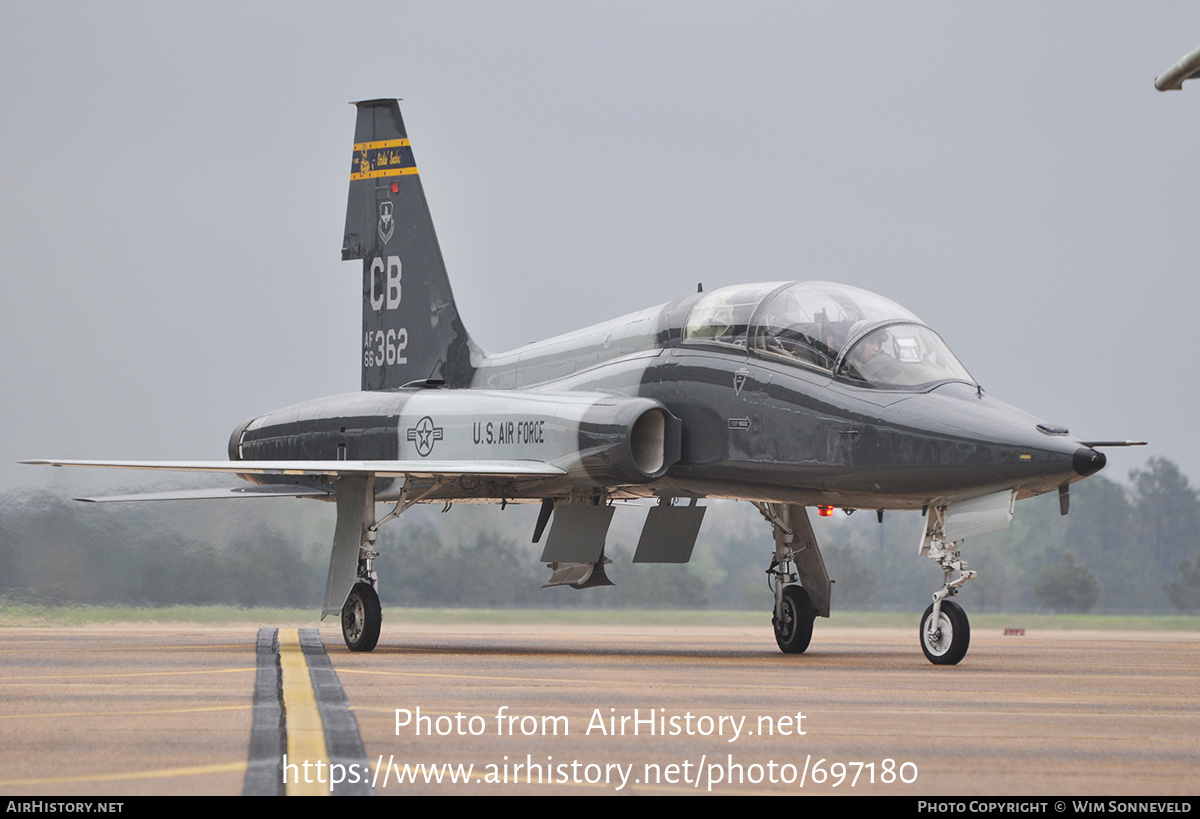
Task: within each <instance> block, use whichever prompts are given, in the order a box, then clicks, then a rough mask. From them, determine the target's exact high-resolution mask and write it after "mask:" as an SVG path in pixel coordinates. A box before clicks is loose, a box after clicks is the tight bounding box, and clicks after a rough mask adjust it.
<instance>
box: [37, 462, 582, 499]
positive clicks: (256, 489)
mask: <svg viewBox="0 0 1200 819" xmlns="http://www.w3.org/2000/svg"><path fill="white" fill-rule="evenodd" d="M21 463H23V464H33V465H41V466H91V467H106V468H110V469H153V470H163V471H167V472H225V473H230V472H232V473H234V474H242V475H281V476H295V477H304V476H310V477H311V476H317V475H323V476H335V475H378V476H381V477H417V478H425V477H429V478H433V477H458V476H468V475H471V476H487V477H501V478H530V477H557V476H560V475H565V474H567V473H566V470H564V469H562V468H560V467H557V466H553V465H551V464H548V463H545V462H543V461H529V460H512V461H77V460H71V461H57V460H32V461H21ZM333 494H334V493H333V491H332V490H331V489H324V488H321V487H314V486H304V485H302V484H298V483H296V484H267V485H252V486H234V487H217V488H212V489H181V490H174V491H167V492H145V493H139V494H133V495H104V496H100V497H95V498H76V500H80V501H86V502H88V503H121V502H125V501H159V500H211V499H226V498H330V497H333Z"/></svg>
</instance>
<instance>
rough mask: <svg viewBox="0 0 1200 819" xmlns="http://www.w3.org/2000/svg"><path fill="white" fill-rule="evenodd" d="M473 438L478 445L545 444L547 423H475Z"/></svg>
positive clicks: (472, 430)
mask: <svg viewBox="0 0 1200 819" xmlns="http://www.w3.org/2000/svg"><path fill="white" fill-rule="evenodd" d="M471 437H472V438H473V439H474V441H475V443H477V444H544V443H546V422H545V421H541V420H538V421H532V420H531V421H475V422H474V423H472V424H471Z"/></svg>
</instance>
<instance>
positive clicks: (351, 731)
mask: <svg viewBox="0 0 1200 819" xmlns="http://www.w3.org/2000/svg"><path fill="white" fill-rule="evenodd" d="M299 635H300V648H301V650H302V651H303V652H304V660H305V663H306V664H307V665H308V675H309V679H310V680H311V681H312V686H313V694H314V697H315V699H316V702H317V710H318V711H319V712H320V714H321V723H322V726H323V728H324V733H325V748H326V750H327V752H328V753H329V757H330V758H329V759H328V760H326V761H327V762H332V763H335V764H338V763H340V764H341V765H343V766H345V770H350V766H351V765H354V766H356V768H357V771H358V772H359V776H360V778H362V777H366V776H368V775H369V773H370V764H369V763H368V762H367V755H366V750H365V749H364V748H363V743H362V737H361V736H360V735H359V732H358V720H357V719H356V718H355V716H354V712H353V711H351V710H350V701H349V700H347V699H346V692H345V691H344V690H343V689H342V684H341V682H340V681H339V680H338V677H337V672H336V671H334V670H333V664H332V663H331V662H330V661H329V655H328V654H326V653H325V646H324V645H323V644H322V643H321V636H320V634H319V633H318V631H317V630H316V629H300V631H299ZM256 654H257V662H258V671H257V673H256V674H255V679H254V711H253V717H252V721H253V724H252V727H251V730H250V757H249V762H248V764H247V766H246V779H245V781H244V783H243V786H242V795H243V796H283V795H285V792H286V789H285V785H284V781H283V755H284V753H285V752H286V751H287V715H286V714H285V713H284V709H283V674H282V671H281V669H280V665H279V632H278V630H277V629H273V628H262V629H259V631H258V646H257V651H256ZM326 770H328V768H327V769H326ZM374 794H375V789H374V788H372V787H371V783H370V780H369V779H367V780H366V781H363V782H354V783H351V782H344V783H341V784H338V785H336V786H334V789H333V795H334V796H372V795H374Z"/></svg>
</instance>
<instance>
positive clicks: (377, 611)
mask: <svg viewBox="0 0 1200 819" xmlns="http://www.w3.org/2000/svg"><path fill="white" fill-rule="evenodd" d="M382 624H383V610H382V609H381V608H380V607H379V595H378V594H376V593H375V589H374V588H373V587H372V586H371V584H370V583H355V584H354V588H353V589H351V590H350V596H349V597H347V598H346V605H344V606H342V637H343V638H345V640H346V646H347V647H348V648H349V649H350V650H351V651H370V650H372V649H373V648H375V644H376V643H378V642H379V627H380V626H381V625H382Z"/></svg>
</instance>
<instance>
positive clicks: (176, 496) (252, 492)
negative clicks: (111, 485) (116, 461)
mask: <svg viewBox="0 0 1200 819" xmlns="http://www.w3.org/2000/svg"><path fill="white" fill-rule="evenodd" d="M332 496H333V492H331V491H329V490H325V489H320V488H318V487H314V486H299V485H296V484H290V485H286V486H280V485H278V484H276V485H273V486H272V485H268V486H225V487H217V488H215V489H180V490H177V491H172V492H140V493H137V494H133V495H104V496H101V497H98V498H75V500H77V501H84V502H86V503H126V502H129V501H165V500H223V499H227V498H328V497H332Z"/></svg>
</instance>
